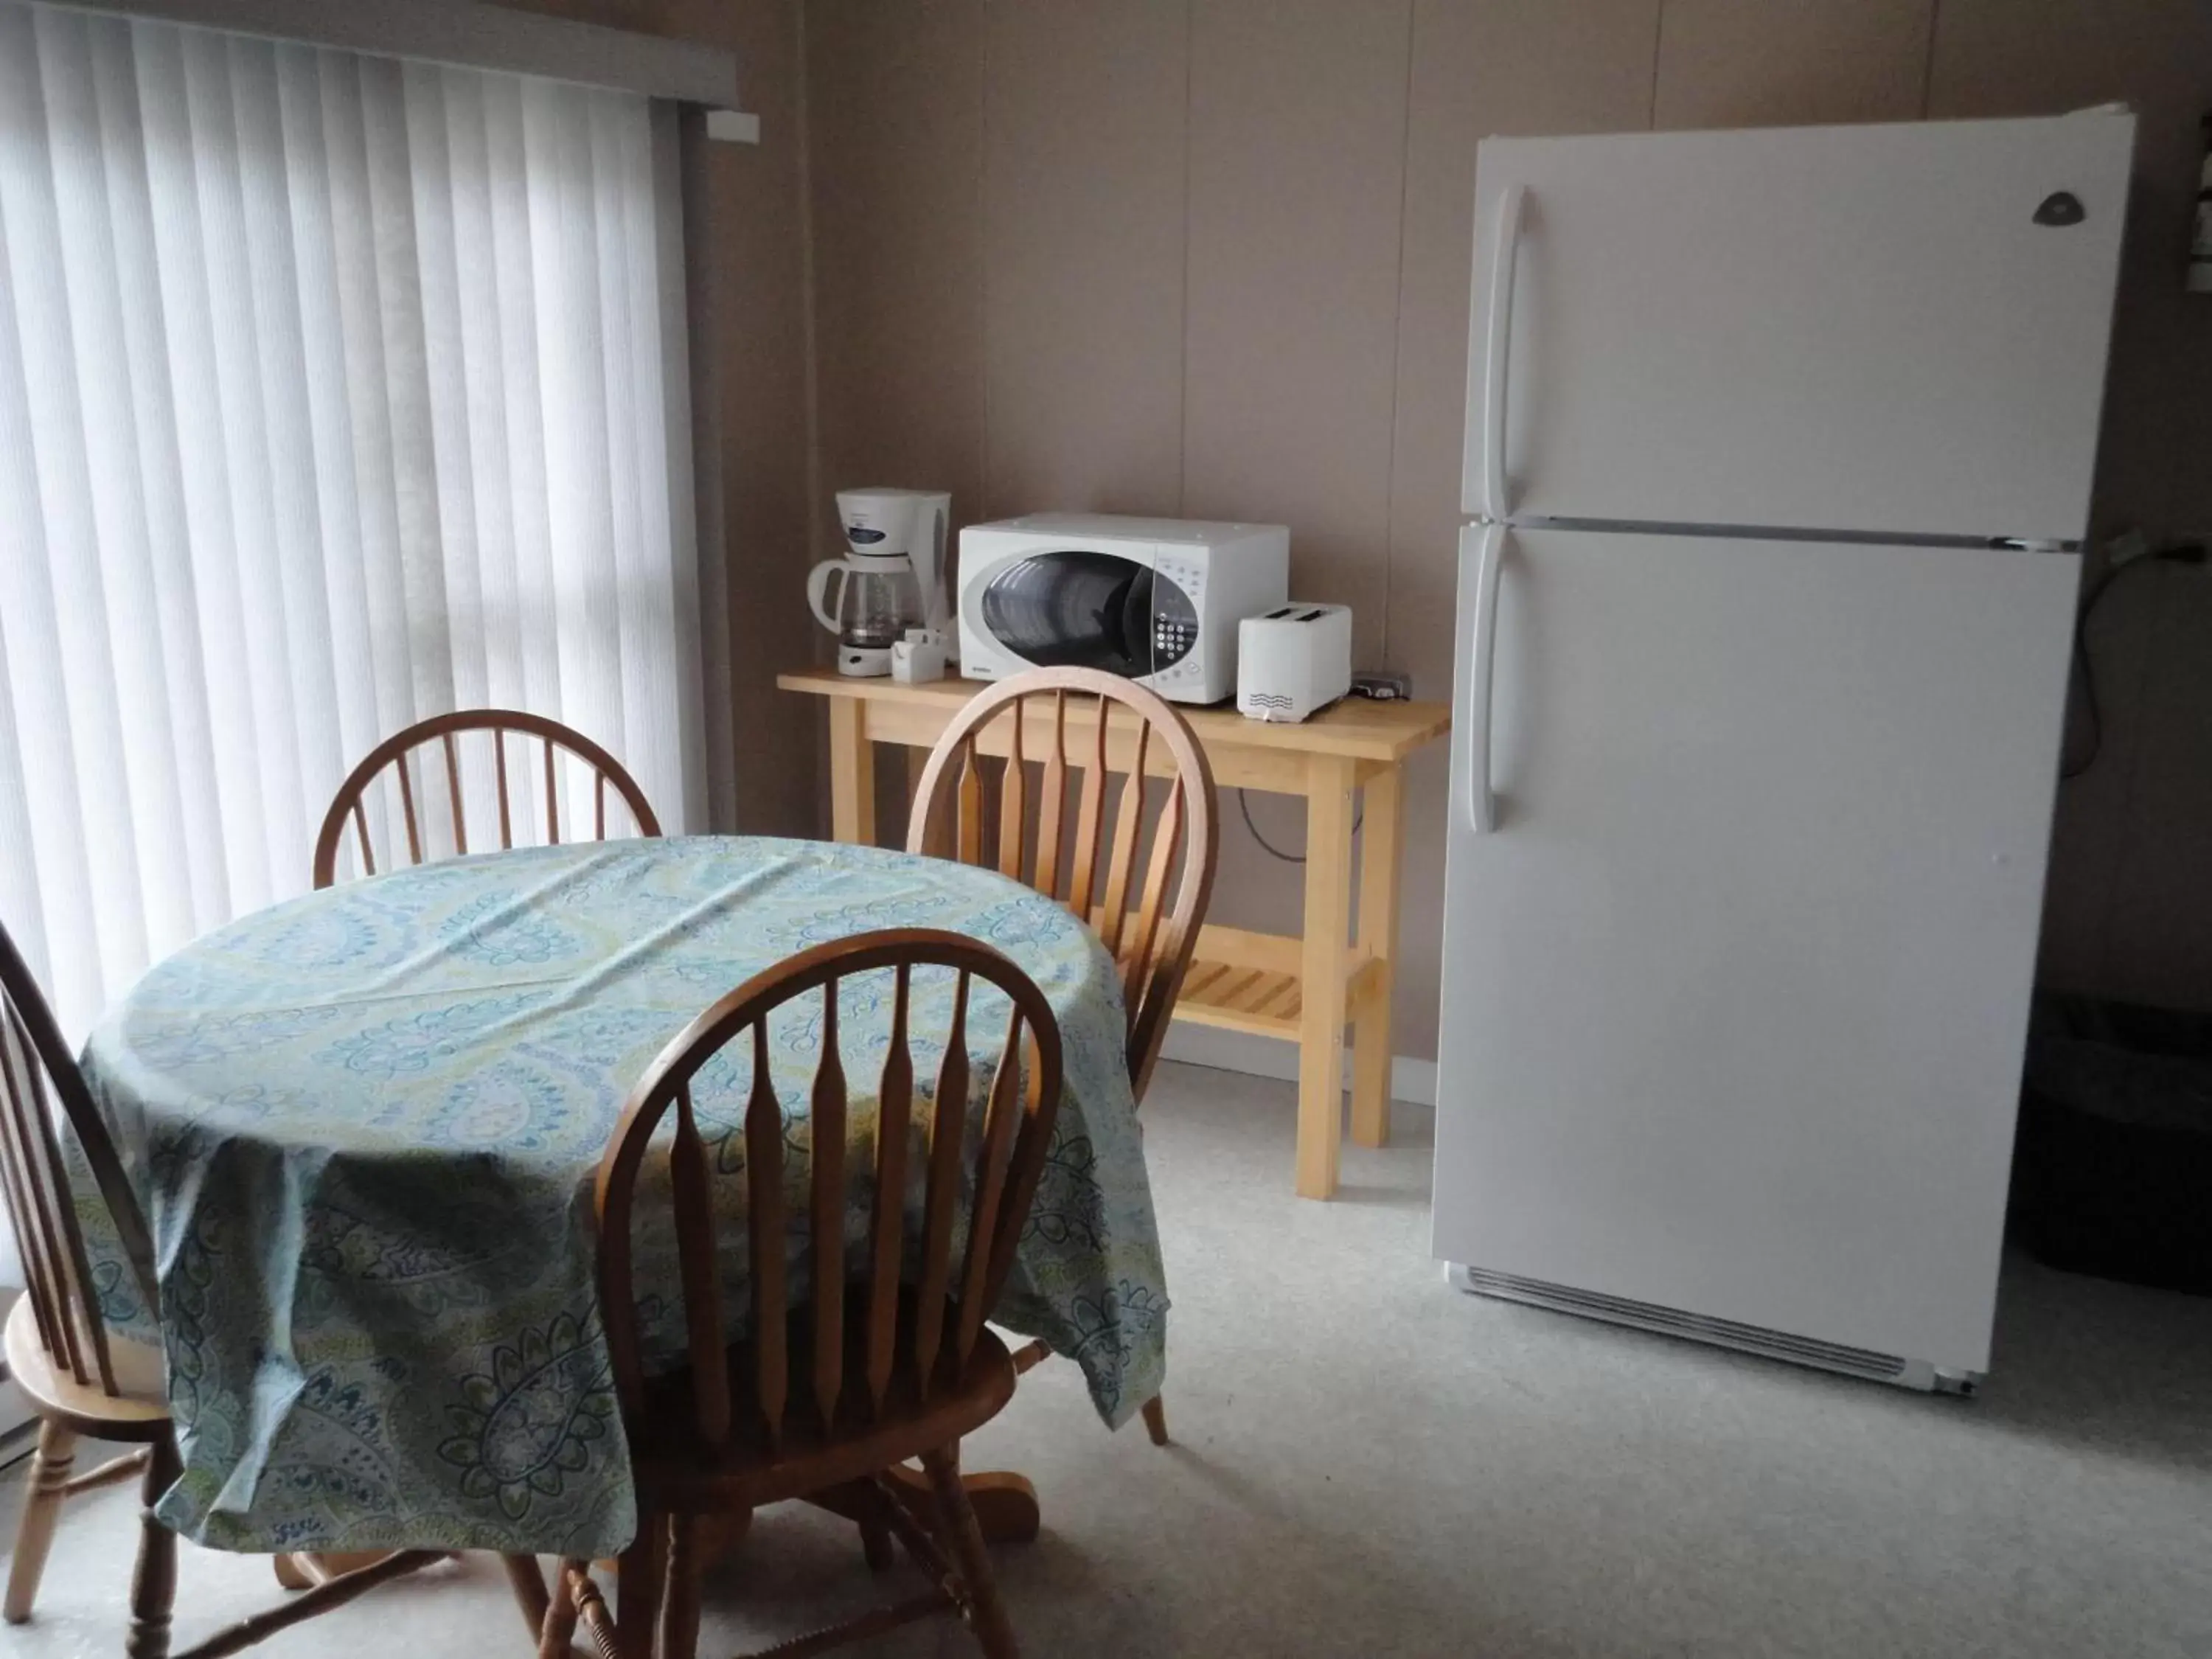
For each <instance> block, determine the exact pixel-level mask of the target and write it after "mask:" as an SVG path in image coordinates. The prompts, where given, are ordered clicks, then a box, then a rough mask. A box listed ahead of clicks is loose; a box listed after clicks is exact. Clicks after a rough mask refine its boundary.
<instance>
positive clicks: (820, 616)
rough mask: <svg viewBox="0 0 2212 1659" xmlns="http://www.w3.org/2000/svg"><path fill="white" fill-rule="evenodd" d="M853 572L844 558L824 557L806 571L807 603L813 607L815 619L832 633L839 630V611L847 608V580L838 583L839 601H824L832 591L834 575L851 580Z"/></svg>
mask: <svg viewBox="0 0 2212 1659" xmlns="http://www.w3.org/2000/svg"><path fill="white" fill-rule="evenodd" d="M851 574H852V572H851V570H850V568H849V567H848V566H847V565H846V563H845V562H844V561H843V560H842V559H824V560H823V562H821V563H820V564H817V565H816V566H815V567H814V568H813V569H811V570H810V571H808V572H807V573H806V603H807V604H808V605H811V607H812V608H813V611H814V620H815V621H817V622H818V623H821V624H822V625H823V627H824V628H826V629H829V631H830V632H831V633H832V634H835V633H836V632H837V631H838V627H839V624H838V622H837V613H838V612H839V611H842V610H843V609H844V608H845V580H849V579H850V577H851ZM833 575H835V576H837V577H840V578H843V579H845V580H840V581H839V582H838V584H837V603H836V604H835V605H827V604H825V603H823V601H824V599H826V597H827V596H828V594H829V578H830V577H831V576H833Z"/></svg>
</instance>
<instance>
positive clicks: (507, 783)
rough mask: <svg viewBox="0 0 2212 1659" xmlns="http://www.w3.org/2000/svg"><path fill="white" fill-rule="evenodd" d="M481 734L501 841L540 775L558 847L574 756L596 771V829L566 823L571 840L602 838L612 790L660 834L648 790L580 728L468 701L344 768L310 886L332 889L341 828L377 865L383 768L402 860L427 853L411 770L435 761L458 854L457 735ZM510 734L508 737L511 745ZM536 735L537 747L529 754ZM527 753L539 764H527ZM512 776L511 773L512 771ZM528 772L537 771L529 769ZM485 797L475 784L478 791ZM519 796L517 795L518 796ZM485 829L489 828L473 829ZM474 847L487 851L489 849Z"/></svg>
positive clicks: (637, 822)
mask: <svg viewBox="0 0 2212 1659" xmlns="http://www.w3.org/2000/svg"><path fill="white" fill-rule="evenodd" d="M477 733H483V734H485V735H487V736H489V738H490V762H491V764H490V772H491V783H492V790H491V793H492V796H493V799H494V801H495V805H496V808H497V823H498V829H499V845H500V847H501V848H502V849H504V848H510V847H513V845H514V844H515V835H516V830H517V828H518V825H517V817H518V816H519V813H518V808H520V815H523V816H526V814H527V811H528V808H529V796H530V793H531V792H532V791H533V790H535V789H536V788H537V787H538V782H539V781H541V780H542V782H543V786H544V809H545V817H544V828H545V832H546V840H547V842H548V843H549V844H550V845H558V844H559V843H560V842H561V840H562V825H561V787H560V757H561V756H562V754H564V753H565V754H567V755H569V756H573V757H574V758H575V759H576V760H577V761H580V762H581V763H583V764H584V765H585V766H586V767H588V768H589V769H590V770H591V774H592V784H591V795H592V833H591V835H590V836H589V837H588V838H586V837H584V836H580V835H578V834H577V829H578V828H579V826H578V825H576V824H574V823H570V825H569V826H568V838H569V839H570V840H583V839H589V840H592V841H605V839H606V838H607V796H608V793H609V792H610V791H611V792H612V793H614V794H615V795H616V796H617V797H618V798H619V799H620V800H621V802H622V804H623V807H624V808H625V809H627V811H629V817H630V821H631V823H632V824H633V826H634V827H635V829H636V831H637V833H638V834H639V835H641V836H658V835H659V833H660V822H659V819H658V818H656V817H654V816H653V807H652V805H651V803H649V802H648V801H647V799H646V798H645V792H644V791H643V790H642V789H641V788H639V787H638V786H637V782H636V781H635V779H633V778H632V777H631V776H630V775H629V772H627V771H626V770H624V769H623V764H622V763H621V762H620V761H618V760H617V759H616V758H615V757H613V756H612V755H611V754H609V753H608V752H607V751H606V750H604V749H602V748H600V747H599V744H595V743H593V742H592V740H591V739H590V738H587V737H586V736H585V735H584V734H583V733H582V732H577V731H574V730H573V729H571V728H570V727H568V726H563V725H562V724H561V722H560V721H558V720H548V719H546V718H545V717H544V715H542V714H525V713H523V712H522V711H520V710H519V709H513V708H465V709H461V710H459V711H458V712H456V713H453V714H435V715H433V716H431V717H430V718H429V719H428V720H420V721H417V722H416V724H415V725H413V726H409V727H407V728H406V729H405V730H404V731H403V732H395V733H393V734H392V736H391V737H388V738H386V739H385V740H384V741H383V742H382V743H380V744H377V745H376V747H375V748H374V749H372V750H369V752H368V755H367V756H366V757H364V758H363V759H362V763H361V764H360V765H358V766H356V767H355V768H354V769H353V770H352V771H351V772H349V773H348V774H347V775H346V780H345V781H344V782H343V783H342V784H340V785H339V786H338V790H337V795H336V797H335V798H333V799H332V800H331V808H330V811H328V812H327V813H325V815H324V817H323V827H322V831H321V833H320V834H319V835H318V836H316V838H315V866H314V874H315V885H316V886H317V887H328V886H330V885H331V884H332V883H333V882H335V881H336V880H337V865H338V855H339V854H340V853H341V852H342V851H343V848H344V846H345V844H346V842H347V840H348V836H347V830H348V829H351V830H352V832H353V833H352V836H351V840H352V844H353V846H354V848H355V852H356V858H357V860H358V861H359V866H360V873H361V874H362V875H370V876H373V875H374V874H375V873H376V872H377V868H378V865H377V849H376V839H377V838H376V836H374V834H373V833H372V827H371V824H370V812H369V810H368V806H369V802H370V799H371V794H372V791H373V789H374V786H375V785H376V783H377V781H378V780H379V779H380V777H382V776H383V775H384V774H385V773H386V772H387V771H389V772H391V773H392V775H393V781H395V782H396V783H397V784H398V792H399V813H398V817H399V820H400V829H401V832H402V833H404V836H405V838H406V851H407V859H406V861H407V863H409V864H421V863H422V862H423V861H424V860H423V851H422V849H423V843H424V830H425V820H426V819H427V818H428V801H427V800H426V799H425V798H424V796H423V793H422V791H421V790H420V789H419V788H418V787H417V783H418V780H417V778H416V773H417V771H418V769H423V768H437V769H440V770H441V771H442V772H443V774H444V778H445V794H446V802H447V812H446V815H445V816H446V823H447V828H448V829H449V830H450V832H451V834H452V836H453V848H454V851H455V853H456V854H466V853H468V852H469V850H470V845H469V823H468V812H467V810H466V805H467V799H468V794H469V792H468V791H467V790H466V789H465V788H464V787H463V778H462V773H463V770H464V768H463V765H462V739H463V738H467V737H470V736H472V735H474V734H477ZM510 739H512V742H510ZM533 740H535V743H536V745H537V747H538V750H539V751H540V752H539V753H538V755H537V756H536V757H532V753H531V745H532V741H533ZM434 747H435V749H436V750H438V751H439V752H438V754H437V755H436V756H435V757H429V758H425V757H423V755H422V751H424V750H430V749H432V748H434ZM533 758H534V759H535V760H536V761H538V763H539V764H538V765H537V766H533V764H532V761H533ZM511 772H512V773H514V774H517V775H515V776H513V777H511V776H510V773H511ZM533 774H535V775H534V776H533ZM478 793H479V794H481V793H482V792H481V791H479V792H478ZM518 795H520V796H521V799H520V801H519V802H518V800H517V799H516V797H517V796H518ZM479 828H480V829H488V828H489V826H483V825H480V826H479ZM477 850H479V851H485V852H489V850H490V848H489V846H483V847H480V848H478V849H477ZM398 851H399V849H398V845H397V842H396V838H394V844H393V845H392V846H391V847H389V848H386V866H387V867H389V866H393V865H397V864H398V861H399V860H398Z"/></svg>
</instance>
